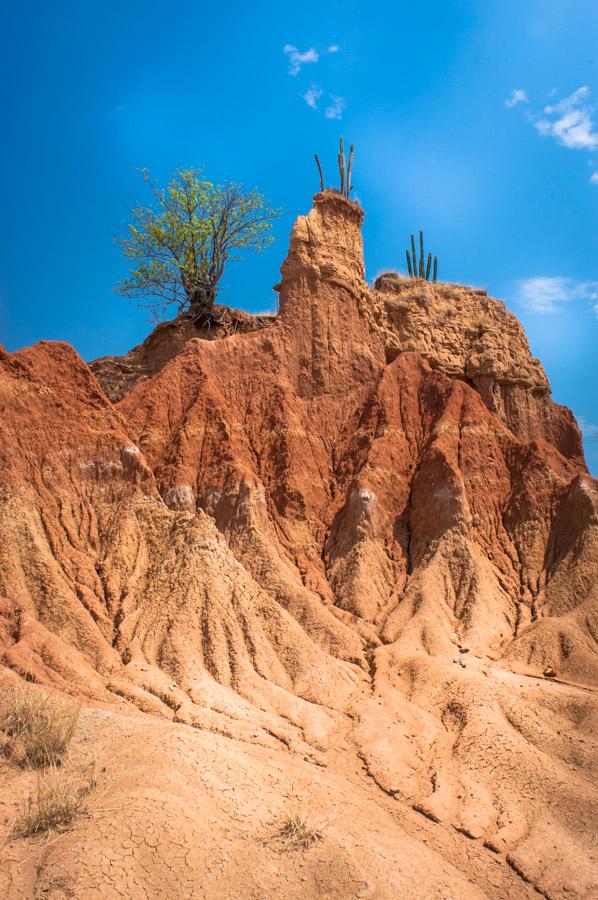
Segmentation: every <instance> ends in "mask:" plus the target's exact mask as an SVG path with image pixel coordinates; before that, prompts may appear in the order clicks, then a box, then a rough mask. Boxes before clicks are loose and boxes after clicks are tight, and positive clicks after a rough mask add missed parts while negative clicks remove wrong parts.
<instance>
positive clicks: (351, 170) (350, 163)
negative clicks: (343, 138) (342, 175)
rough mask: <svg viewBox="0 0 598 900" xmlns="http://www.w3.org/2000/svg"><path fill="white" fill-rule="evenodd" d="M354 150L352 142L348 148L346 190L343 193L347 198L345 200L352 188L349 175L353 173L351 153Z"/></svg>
mask: <svg viewBox="0 0 598 900" xmlns="http://www.w3.org/2000/svg"><path fill="white" fill-rule="evenodd" d="M354 152H355V148H354V146H353V144H351V147H350V149H349V165H348V166H347V192H346V194H345V197H346V198H347V200H349V199H350V197H351V191H352V190H353V185H352V184H351V175H352V174H353V154H354Z"/></svg>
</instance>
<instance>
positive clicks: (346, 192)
mask: <svg viewBox="0 0 598 900" xmlns="http://www.w3.org/2000/svg"><path fill="white" fill-rule="evenodd" d="M354 154H355V147H354V146H353V144H351V146H350V148H349V161H348V163H347V161H346V160H345V144H344V141H343V139H342V138H341V139H340V141H339V147H338V154H337V157H336V158H337V162H338V170H339V172H340V176H341V186H340V190H339V194H342V195H343V197H345V198H346V199H347V200H350V199H351V191H352V190H353V185H352V184H351V178H352V176H353V156H354ZM314 159H315V161H316V166H317V167H318V174H319V176H320V190H321V191H323V190H324V175H323V173H322V166H321V165H320V160H319V158H318V154H317V153H314Z"/></svg>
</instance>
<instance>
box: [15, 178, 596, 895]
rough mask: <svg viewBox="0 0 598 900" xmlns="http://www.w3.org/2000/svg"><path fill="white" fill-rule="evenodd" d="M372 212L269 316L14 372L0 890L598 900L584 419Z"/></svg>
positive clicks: (519, 340) (533, 363) (319, 256)
mask: <svg viewBox="0 0 598 900" xmlns="http://www.w3.org/2000/svg"><path fill="white" fill-rule="evenodd" d="M362 215H363V214H362V210H361V209H360V207H359V206H358V205H356V204H355V203H352V202H351V201H348V200H346V199H344V198H343V197H342V196H341V195H340V194H338V193H335V192H332V191H324V192H322V193H320V194H317V195H316V196H315V197H314V208H313V209H312V210H311V212H310V213H309V214H308V215H307V216H305V217H300V218H299V219H298V220H297V222H296V223H295V226H294V228H293V231H292V234H291V241H290V248H289V251H288V255H287V258H286V260H285V261H284V263H283V266H282V270H281V271H282V280H281V282H280V284H279V285H277V289H278V290H279V292H280V311H279V314H278V315H277V316H276V317H274V316H272V317H258V318H253V317H251V316H249V315H247V314H241V313H239V314H237V313H234V312H232V311H226V310H221V311H220V313H221V315H220V318H218V319H217V321H215V322H214V323H213V324H212V326H211V327H210V328H207V327H205V326H201V325H198V324H195V323H193V322H192V321H191V320H190V319H186V318H184V317H182V318H179V319H178V320H176V321H174V322H168V323H164V324H162V325H160V326H159V327H158V328H157V329H156V330H155V331H154V333H153V334H152V335H151V336H150V337H149V338H148V339H147V341H146V342H145V343H144V344H142V345H141V346H139V347H137V348H135V349H134V350H132V351H131V352H130V353H129V354H128V355H127V356H126V357H122V358H114V357H112V358H104V359H100V360H97V361H95V362H94V363H91V364H90V365H89V366H88V365H86V364H85V363H84V362H83V361H82V360H81V359H80V357H79V356H78V355H77V353H76V352H75V351H74V350H73V349H72V348H71V347H70V346H68V345H66V344H62V343H50V342H46V341H41V342H40V343H38V344H36V345H35V346H33V347H30V348H26V349H24V350H21V351H19V352H16V353H12V354H11V353H6V352H4V351H1V352H0V690H1V692H2V697H3V698H4V700H5V701H6V704H7V709H5V710H4V712H3V713H2V716H3V718H2V719H1V720H0V721H1V722H2V729H3V730H2V731H0V742H1V743H2V746H3V747H4V750H5V752H4V755H3V756H1V757H0V760H1V761H0V832H2V835H3V837H2V844H1V845H0V896H1V897H3V898H4V897H6V898H11V900H13V898H14V900H16V898H19V900H20V898H29V897H32V898H41V897H44V898H51V900H62V898H80V900H91V898H100V897H101V898H104V900H112V898H117V897H118V898H135V900H136V898H190V897H198V898H200V897H201V898H239V900H241V898H243V900H244V898H252V900H254V898H255V900H258V898H260V900H264V898H316V897H326V898H339V900H341V898H342V900H348V898H385V900H395V898H402V900H409V898H483V897H486V898H532V897H537V896H538V894H540V895H542V896H544V897H549V898H563V900H564V898H567V900H571V898H589V897H598V871H597V861H596V840H595V839H596V830H597V824H598V816H597V814H596V809H597V807H596V800H597V798H598V789H597V787H596V780H595V772H596V718H597V715H596V712H597V709H598V703H597V701H598V695H597V693H596V690H597V681H598V678H597V676H598V656H597V653H596V649H597V647H596V638H597V637H598V516H597V503H598V485H597V482H596V481H595V480H594V479H593V478H592V477H590V475H589V474H588V471H587V469H586V466H585V463H584V458H583V452H582V445H581V439H580V433H579V429H578V427H577V425H576V422H575V420H574V418H573V416H572V414H571V412H570V411H569V410H568V409H566V408H564V407H561V406H558V405H556V404H555V403H554V402H553V401H552V400H551V398H550V387H549V384H548V381H547V378H546V375H545V373H544V371H543V369H542V366H541V364H540V362H539V361H538V360H537V359H534V358H532V357H531V355H530V352H529V348H528V344H527V341H526V337H525V334H524V332H523V329H522V327H521V325H520V324H519V323H518V321H517V320H516V319H515V317H514V316H513V315H512V314H511V313H510V312H508V311H507V309H506V308H505V307H504V305H503V304H502V303H501V302H499V301H497V300H494V299H492V298H491V297H489V296H487V295H486V293H485V292H483V291H476V290H471V289H468V288H465V287H458V286H456V285H451V284H442V283H438V284H434V283H428V282H426V281H424V280H420V279H405V278H402V277H400V276H397V275H394V274H388V275H384V276H381V277H380V278H379V279H378V280H377V282H376V283H375V285H374V287H370V286H368V284H367V283H366V281H365V273H364V263H363V248H362V238H361V224H362ZM40 698H41V699H40ZM6 704H5V705H6ZM19 704H20V705H19ZM27 704H29V709H30V710H31V709H32V708H33V709H34V710H35V709H37V713H38V718H39V717H40V716H41V717H42V718H43V715H42V714H45V715H46V718H48V714H49V713H52V714H53V715H54V716H55V717H58V718H61V721H62V722H63V724H65V723H67V724H68V722H67V719H68V716H69V715H71V716H72V720H71V724H72V725H73V727H74V734H73V735H72V737H71V735H70V734H69V735H68V738H69V745H68V749H66V750H65V752H64V753H63V754H62V755H60V759H57V760H54V762H53V765H50V764H49V758H48V759H46V760H45V762H47V763H48V765H45V768H44V766H43V765H42V766H41V767H40V766H38V767H37V768H35V767H32V766H28V765H26V764H25V762H24V760H25V761H26V759H25V757H26V756H27V754H26V748H25V750H23V747H22V746H21V748H20V749H19V741H18V738H19V736H20V737H21V740H22V741H23V740H25V738H24V737H23V735H25V731H24V726H23V724H22V718H23V716H22V715H21V719H19V720H18V721H17V719H18V715H17V713H18V712H19V710H21V711H22V709H23V707H24V706H27ZM77 704H80V709H79V712H78V718H76V722H75V717H76V712H77ZM7 710H8V711H7ZM15 710H16V712H15ZM69 710H71V711H72V710H74V712H72V713H69ZM52 711H53V712H52ZM11 715H12V717H11ZM65 727H66V726H65ZM71 730H72V729H71ZM59 750H60V752H61V753H62V751H61V748H59ZM24 754H25V755H24ZM59 763H60V764H59ZM90 773H91V774H90ZM48 778H53V779H54V782H53V784H54V788H55V791H58V792H60V791H62V792H63V793H62V795H61V796H63V797H64V799H65V802H66V801H67V800H69V799H70V800H71V801H72V802H73V803H74V805H75V807H76V809H75V810H74V811H73V814H72V815H71V816H70V817H67V820H68V824H63V825H58V826H57V827H53V828H50V829H49V830H48V829H46V828H44V825H43V823H42V824H41V825H40V827H39V828H37V829H36V828H35V827H33V825H32V824H31V822H29V824H28V820H26V813H27V810H28V811H29V818H30V819H31V818H32V817H33V816H35V814H36V812H39V810H37V807H36V804H38V801H39V799H40V795H39V792H40V791H43V790H44V789H45V788H44V785H45V786H46V787H47V783H48V782H47V779H48ZM69 790H70V792H71V793H70V795H69V793H68V792H69ZM44 796H45V795H44ZM28 797H29V798H30V799H29V800H28V799H27V798H28ZM42 799H43V797H42ZM38 805H39V804H38ZM24 819H25V821H24ZM34 824H35V823H34Z"/></svg>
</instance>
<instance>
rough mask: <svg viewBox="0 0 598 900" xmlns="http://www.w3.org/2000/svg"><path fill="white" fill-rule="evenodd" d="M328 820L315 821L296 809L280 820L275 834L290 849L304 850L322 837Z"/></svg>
mask: <svg viewBox="0 0 598 900" xmlns="http://www.w3.org/2000/svg"><path fill="white" fill-rule="evenodd" d="M328 821H329V820H326V821H323V822H315V821H314V820H313V819H311V818H310V817H309V816H308V814H307V813H306V812H302V811H300V810H297V811H296V812H294V813H291V814H289V815H287V816H285V818H284V819H283V820H282V822H281V825H280V828H279V830H278V834H277V836H278V837H279V838H282V839H283V840H284V841H285V843H286V844H287V845H288V847H289V848H290V849H301V850H306V849H307V848H308V847H311V846H312V844H315V843H317V842H318V841H321V840H323V839H324V831H325V829H326V825H327V824H328Z"/></svg>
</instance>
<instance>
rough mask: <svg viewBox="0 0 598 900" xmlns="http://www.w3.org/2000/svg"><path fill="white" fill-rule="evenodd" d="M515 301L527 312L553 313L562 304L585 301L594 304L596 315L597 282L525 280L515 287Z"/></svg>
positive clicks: (545, 278)
mask: <svg viewBox="0 0 598 900" xmlns="http://www.w3.org/2000/svg"><path fill="white" fill-rule="evenodd" d="M517 299H518V301H519V303H520V304H521V305H522V306H523V307H524V309H527V310H528V311H529V312H534V313H555V312H559V311H560V310H561V309H562V305H563V304H564V303H568V302H569V301H571V300H585V301H592V302H594V303H595V306H594V307H593V309H594V312H595V313H596V315H598V281H575V280H574V279H573V278H551V277H546V276H543V277H538V278H527V279H525V280H524V281H520V282H519V283H518V285H517Z"/></svg>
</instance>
